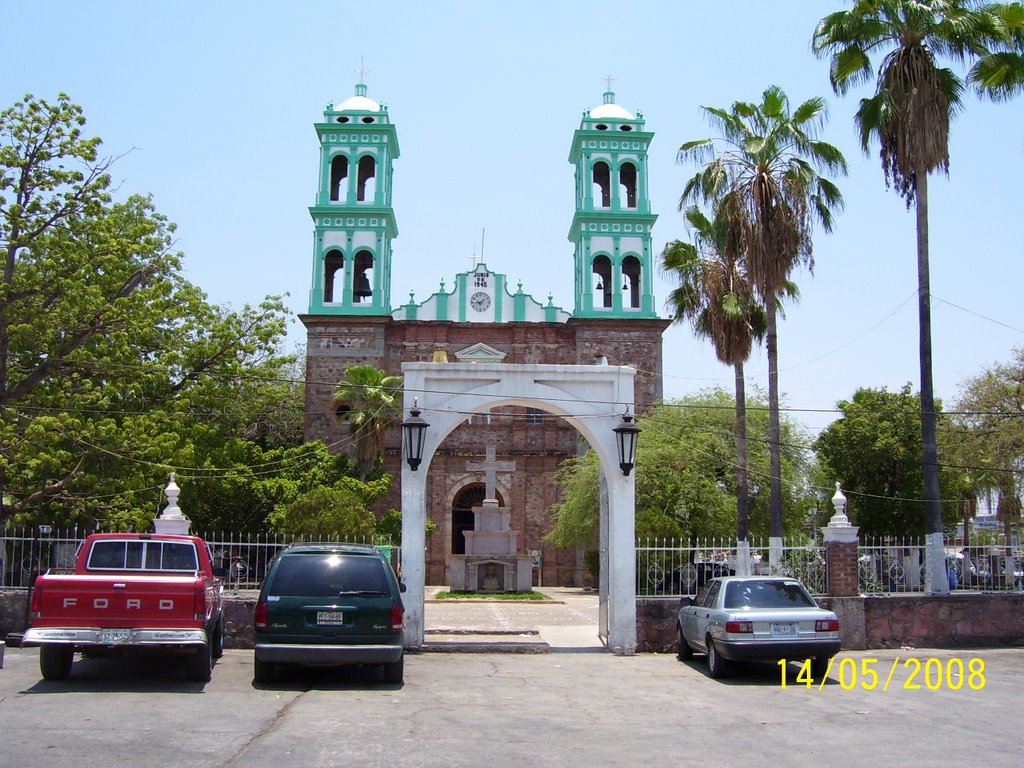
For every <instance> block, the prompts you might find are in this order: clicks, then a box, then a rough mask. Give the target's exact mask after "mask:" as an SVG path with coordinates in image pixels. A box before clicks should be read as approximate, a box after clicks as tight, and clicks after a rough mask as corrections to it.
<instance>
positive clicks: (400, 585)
mask: <svg viewBox="0 0 1024 768" xmlns="http://www.w3.org/2000/svg"><path fill="white" fill-rule="evenodd" d="M398 591H399V592H405V582H404V581H400V582H398Z"/></svg>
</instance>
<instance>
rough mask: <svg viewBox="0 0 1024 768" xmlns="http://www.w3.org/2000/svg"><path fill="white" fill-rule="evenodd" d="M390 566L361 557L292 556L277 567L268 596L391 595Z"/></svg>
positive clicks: (338, 555) (283, 558) (329, 555)
mask: <svg viewBox="0 0 1024 768" xmlns="http://www.w3.org/2000/svg"><path fill="white" fill-rule="evenodd" d="M387 567H388V566H387V565H386V564H385V563H384V561H383V560H381V559H379V558H376V557H363V556H360V555H347V554H330V553H325V554H321V553H317V554H310V555H288V556H285V557H282V558H281V561H280V562H279V563H278V564H277V570H276V571H275V573H274V576H273V581H272V582H271V583H270V585H269V586H268V587H267V593H268V594H271V595H278V596H281V597H332V596H335V595H343V594H380V595H389V594H391V586H390V584H389V582H388V577H387V573H386V572H385V570H384V569H385V568H387Z"/></svg>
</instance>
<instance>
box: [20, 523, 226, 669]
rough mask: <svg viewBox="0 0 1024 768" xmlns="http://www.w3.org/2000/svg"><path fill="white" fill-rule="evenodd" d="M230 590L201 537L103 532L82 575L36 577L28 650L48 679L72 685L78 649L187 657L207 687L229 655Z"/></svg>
mask: <svg viewBox="0 0 1024 768" xmlns="http://www.w3.org/2000/svg"><path fill="white" fill-rule="evenodd" d="M222 589H223V588H222V586H221V582H220V579H219V578H218V577H217V576H216V575H215V574H214V570H213V563H212V560H211V558H210V550H209V547H207V545H206V542H205V541H203V540H202V539H200V538H198V537H196V536H179V535H173V534H158V533H95V534H92V535H91V536H88V537H87V538H86V540H85V541H84V542H83V543H82V546H81V547H80V548H79V550H78V556H77V559H76V561H75V568H74V571H72V572H67V573H61V572H54V571H50V572H47V573H45V574H43V575H41V576H39V577H38V578H37V579H36V583H35V586H34V588H33V590H32V605H31V611H32V616H31V622H30V623H31V626H30V627H29V629H28V630H27V631H26V632H25V637H24V639H23V640H22V645H38V646H39V669H40V671H41V672H42V675H43V677H44V678H45V679H47V680H65V679H67V676H68V675H69V674H70V673H71V665H72V663H73V661H74V655H75V651H76V650H78V651H81V652H83V653H87V654H90V653H95V654H99V653H106V652H111V651H129V650H133V651H134V650H140V649H143V650H145V649H149V650H159V651H167V652H174V653H181V654H184V655H185V665H186V666H185V671H186V674H187V676H188V678H189V679H190V680H197V681H202V682H206V681H208V680H209V679H210V674H211V672H212V670H213V660H214V659H215V658H219V657H220V656H221V655H222V654H223V652H224V619H223V614H222V610H221V608H222V605H221V592H222Z"/></svg>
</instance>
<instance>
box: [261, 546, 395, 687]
mask: <svg viewBox="0 0 1024 768" xmlns="http://www.w3.org/2000/svg"><path fill="white" fill-rule="evenodd" d="M404 591H405V585H404V584H399V582H398V579H397V578H396V577H395V572H394V571H393V570H392V568H391V563H390V562H389V561H388V560H387V558H385V556H384V555H383V554H381V553H380V552H378V551H377V550H376V549H374V548H373V547H369V546H362V545H358V544H293V545H291V546H290V547H288V548H287V549H285V550H283V551H282V552H280V553H278V555H277V557H275V558H274V560H273V561H272V562H271V564H270V567H269V569H268V570H267V578H266V579H265V580H264V582H263V588H262V589H261V590H260V597H259V602H257V603H256V615H255V622H254V624H255V629H256V646H255V655H254V659H253V681H254V682H257V683H263V682H269V681H271V680H273V679H274V674H275V672H276V669H277V665H297V666H307V667H335V666H341V665H343V664H380V665H383V667H384V680H385V681H386V682H388V683H401V682H402V679H403V674H404V655H403V651H402V632H403V629H404V627H405V607H404V606H403V605H402V596H401V593H402V592H404Z"/></svg>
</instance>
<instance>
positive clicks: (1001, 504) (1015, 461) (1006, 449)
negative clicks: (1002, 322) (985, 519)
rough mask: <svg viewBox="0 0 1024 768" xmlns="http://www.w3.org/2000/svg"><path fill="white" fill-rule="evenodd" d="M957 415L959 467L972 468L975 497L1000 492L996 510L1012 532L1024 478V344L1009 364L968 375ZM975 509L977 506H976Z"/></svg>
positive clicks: (953, 419)
mask: <svg viewBox="0 0 1024 768" xmlns="http://www.w3.org/2000/svg"><path fill="white" fill-rule="evenodd" d="M954 410H955V411H956V413H955V415H953V416H952V417H951V421H953V423H954V425H955V429H956V432H955V434H956V438H957V445H958V446H959V447H961V448H962V451H961V453H960V456H961V457H962V458H961V459H960V461H959V462H958V467H957V468H958V469H960V470H962V471H964V472H966V473H968V476H969V478H970V482H969V488H970V490H971V491H972V492H973V493H974V495H975V497H976V496H977V495H979V494H987V493H988V492H989V491H994V492H995V493H996V494H997V501H996V512H997V514H999V515H1000V520H1001V521H1002V523H1003V525H1004V529H1005V533H1007V534H1009V533H1010V532H1011V528H1012V527H1013V526H1019V525H1020V522H1021V520H1020V489H1019V484H1018V478H1019V477H1020V475H1021V473H1022V472H1024V348H1022V349H1017V350H1015V351H1014V359H1013V360H1012V361H1011V362H1009V363H1004V364H1000V365H995V366H993V367H991V368H989V369H987V370H985V371H984V372H982V373H981V374H979V375H978V376H975V377H972V378H971V379H968V380H967V381H966V382H965V383H964V385H963V389H962V392H961V394H960V398H959V400H958V401H957V404H956V407H955V409H954ZM971 511H973V510H971Z"/></svg>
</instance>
